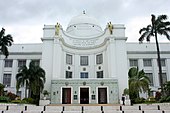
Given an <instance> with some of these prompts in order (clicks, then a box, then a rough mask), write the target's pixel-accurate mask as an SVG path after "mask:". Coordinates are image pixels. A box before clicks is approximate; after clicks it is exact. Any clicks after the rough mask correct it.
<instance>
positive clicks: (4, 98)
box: [0, 96, 10, 102]
mask: <svg viewBox="0 0 170 113" xmlns="http://www.w3.org/2000/svg"><path fill="white" fill-rule="evenodd" d="M9 101H10V99H9V97H6V96H0V102H9Z"/></svg>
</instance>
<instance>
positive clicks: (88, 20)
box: [68, 13, 100, 27]
mask: <svg viewBox="0 0 170 113" xmlns="http://www.w3.org/2000/svg"><path fill="white" fill-rule="evenodd" d="M77 24H92V25H96V26H100V24H99V22H98V21H97V19H96V18H93V17H90V16H88V15H87V14H86V13H83V14H81V15H78V16H75V17H73V18H72V19H71V21H70V22H69V24H68V27H69V26H72V25H77Z"/></svg>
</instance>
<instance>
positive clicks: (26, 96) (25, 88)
mask: <svg viewBox="0 0 170 113" xmlns="http://www.w3.org/2000/svg"><path fill="white" fill-rule="evenodd" d="M27 89H28V88H27V85H26V86H25V98H27Z"/></svg>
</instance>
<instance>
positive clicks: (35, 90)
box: [16, 61, 45, 97]
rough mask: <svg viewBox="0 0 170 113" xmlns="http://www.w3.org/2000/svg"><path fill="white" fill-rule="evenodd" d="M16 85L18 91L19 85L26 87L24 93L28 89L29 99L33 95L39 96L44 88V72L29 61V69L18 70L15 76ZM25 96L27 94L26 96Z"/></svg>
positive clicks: (24, 67)
mask: <svg viewBox="0 0 170 113" xmlns="http://www.w3.org/2000/svg"><path fill="white" fill-rule="evenodd" d="M16 80H17V85H16V88H17V89H19V88H20V86H21V85H23V86H24V84H25V85H26V91H27V89H28V88H29V97H32V95H31V94H33V95H38V96H39V95H40V92H42V90H43V88H44V83H45V71H44V70H43V69H42V68H41V67H40V66H39V65H36V64H35V63H34V61H31V62H30V64H29V68H27V67H26V66H23V67H21V68H20V69H19V72H18V74H17V75H16ZM26 95H27V94H26Z"/></svg>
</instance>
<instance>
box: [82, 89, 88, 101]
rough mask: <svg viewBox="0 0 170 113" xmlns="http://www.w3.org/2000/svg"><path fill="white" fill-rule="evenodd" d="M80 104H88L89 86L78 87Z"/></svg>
mask: <svg viewBox="0 0 170 113" xmlns="http://www.w3.org/2000/svg"><path fill="white" fill-rule="evenodd" d="M80 104H89V88H80Z"/></svg>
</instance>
